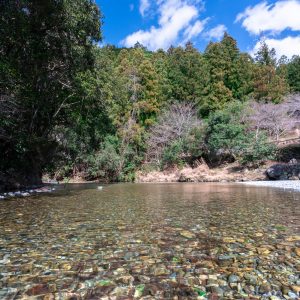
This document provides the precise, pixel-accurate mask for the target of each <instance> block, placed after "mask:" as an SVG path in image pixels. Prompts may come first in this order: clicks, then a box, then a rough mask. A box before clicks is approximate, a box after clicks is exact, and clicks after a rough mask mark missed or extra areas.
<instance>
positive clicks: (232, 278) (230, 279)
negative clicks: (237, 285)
mask: <svg viewBox="0 0 300 300" xmlns="http://www.w3.org/2000/svg"><path fill="white" fill-rule="evenodd" d="M239 281H240V277H239V276H237V275H234V274H231V275H230V276H229V277H228V282H229V283H234V282H239Z"/></svg>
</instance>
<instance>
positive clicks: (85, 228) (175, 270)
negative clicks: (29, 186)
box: [0, 184, 300, 300]
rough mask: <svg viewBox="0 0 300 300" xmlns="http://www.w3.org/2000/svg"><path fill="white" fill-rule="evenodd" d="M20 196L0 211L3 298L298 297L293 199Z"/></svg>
mask: <svg viewBox="0 0 300 300" xmlns="http://www.w3.org/2000/svg"><path fill="white" fill-rule="evenodd" d="M204 191H205V192H204ZM29 192H30V191H29ZM106 192H107V193H106ZM20 193H22V192H19V193H18V194H17V195H15V194H14V197H15V198H14V199H13V200H12V201H1V203H0V214H1V218H0V230H1V235H0V299H14V298H16V299H116V300H117V299H144V300H146V299H262V300H267V299H270V300H279V299H299V297H300V288H299V286H300V284H299V283H300V278H299V272H300V269H299V265H300V264H299V263H300V261H299V259H300V257H299V254H300V251H299V249H300V237H299V226H300V220H299V214H297V211H299V210H300V196H299V194H290V193H289V194H286V193H283V192H278V191H277V190H276V191H274V192H272V190H271V191H270V190H269V189H259V192H257V190H255V189H252V188H250V189H249V188H248V187H247V186H243V187H239V188H237V186H231V185H228V186H226V185H220V186H218V185H213V186H212V185H194V184H184V185H147V186H145V185H113V186H110V187H107V188H105V192H103V193H98V192H97V190H96V189H95V188H94V189H88V190H83V191H72V193H70V194H68V195H60V194H55V195H54V197H49V196H48V197H46V196H44V195H42V194H39V195H37V196H36V197H32V198H30V197H29V198H27V197H22V196H19V195H21V194H20ZM36 193H37V192H36ZM6 197H13V196H11V195H8V194H7V195H6ZM266 199H267V201H266Z"/></svg>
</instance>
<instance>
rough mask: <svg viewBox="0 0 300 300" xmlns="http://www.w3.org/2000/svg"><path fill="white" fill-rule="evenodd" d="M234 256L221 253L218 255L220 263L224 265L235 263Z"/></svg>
mask: <svg viewBox="0 0 300 300" xmlns="http://www.w3.org/2000/svg"><path fill="white" fill-rule="evenodd" d="M233 261H234V258H233V257H232V256H230V255H220V256H219V257H218V263H219V265H220V266H222V267H226V266H229V265H231V264H232V263H233Z"/></svg>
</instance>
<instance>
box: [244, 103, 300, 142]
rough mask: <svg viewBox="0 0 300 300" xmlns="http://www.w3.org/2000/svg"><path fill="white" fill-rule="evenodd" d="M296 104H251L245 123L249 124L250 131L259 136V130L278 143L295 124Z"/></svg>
mask: <svg viewBox="0 0 300 300" xmlns="http://www.w3.org/2000/svg"><path fill="white" fill-rule="evenodd" d="M295 108H296V104H295V103H294V102H290V103H289V102H286V101H285V102H284V103H281V104H273V103H258V102H254V101H253V102H251V103H250V109H249V112H248V115H247V118H246V122H247V123H249V124H250V128H249V129H250V130H255V131H256V135H257V136H258V135H259V132H260V131H261V130H263V131H265V132H266V133H267V134H268V136H269V137H270V138H271V139H272V140H274V141H278V140H279V139H280V138H281V137H282V136H284V135H285V134H286V133H288V132H289V131H291V130H293V129H294V128H295V126H296V124H297V121H299V120H297V117H296V116H295V111H296V109H295Z"/></svg>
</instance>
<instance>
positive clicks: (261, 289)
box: [259, 283, 271, 294]
mask: <svg viewBox="0 0 300 300" xmlns="http://www.w3.org/2000/svg"><path fill="white" fill-rule="evenodd" d="M270 291H271V287H270V285H269V284H267V283H263V284H262V285H260V287H259V292H260V293H261V294H265V293H269V292H270Z"/></svg>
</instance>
